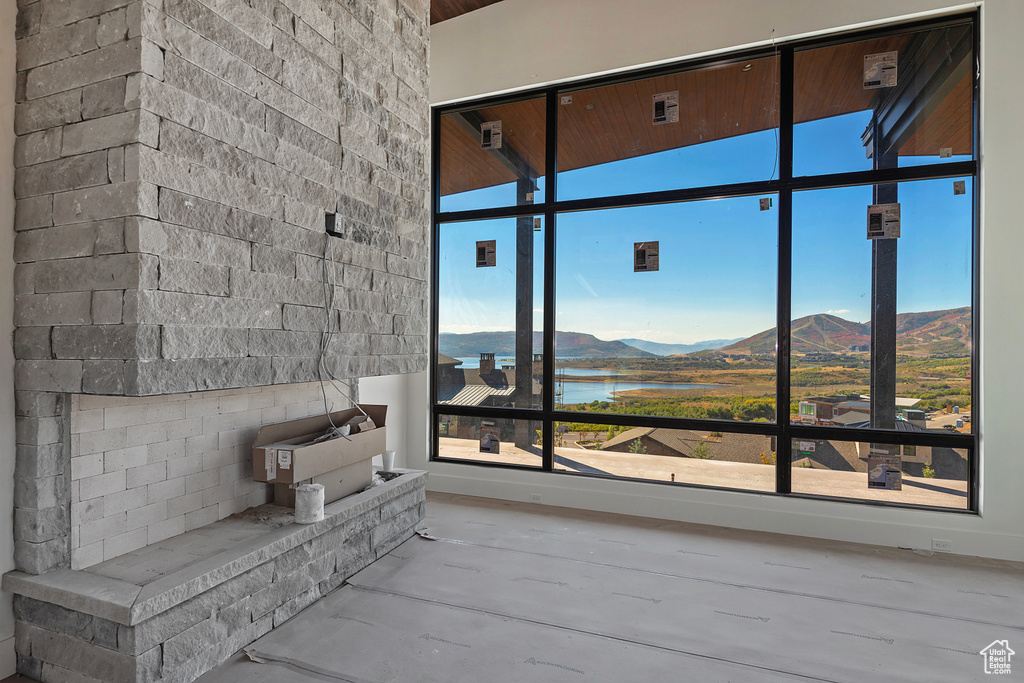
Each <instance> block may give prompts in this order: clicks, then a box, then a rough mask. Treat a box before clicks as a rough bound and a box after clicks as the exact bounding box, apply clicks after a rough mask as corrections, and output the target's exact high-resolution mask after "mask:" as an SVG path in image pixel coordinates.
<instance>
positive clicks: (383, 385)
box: [359, 373, 426, 469]
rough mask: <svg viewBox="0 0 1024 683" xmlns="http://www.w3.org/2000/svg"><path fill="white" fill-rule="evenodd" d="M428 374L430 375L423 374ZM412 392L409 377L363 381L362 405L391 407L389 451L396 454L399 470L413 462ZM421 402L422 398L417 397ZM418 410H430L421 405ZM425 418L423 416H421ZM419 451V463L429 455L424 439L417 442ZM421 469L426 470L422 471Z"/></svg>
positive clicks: (377, 378) (376, 461)
mask: <svg viewBox="0 0 1024 683" xmlns="http://www.w3.org/2000/svg"><path fill="white" fill-rule="evenodd" d="M422 374H424V375H425V374H426V373H422ZM409 396H410V391H409V387H408V379H407V375H388V376H384V377H363V378H362V379H360V380H359V402H360V403H369V404H371V405H386V406H387V407H388V417H387V420H388V422H387V428H388V450H392V451H394V452H395V467H406V466H407V464H408V462H409V459H408V452H409V443H410V441H409V439H408V434H409V426H410V413H409V406H408V400H409ZM417 398H419V397H417ZM418 410H420V411H423V410H426V408H425V407H424V405H423V404H422V402H419V406H418ZM419 417H420V418H422V417H423V416H422V414H421V415H420V416H419ZM414 443H416V444H417V445H418V446H419V447H418V448H417V451H418V459H419V460H420V461H422V460H423V458H424V456H423V453H424V452H425V451H424V450H423V449H424V446H423V444H424V443H425V442H424V441H423V438H419V439H418V440H417V441H415V442H414ZM373 464H374V465H380V464H381V461H380V457H379V456H377V457H375V458H374V459H373ZM420 469H423V468H422V467H420Z"/></svg>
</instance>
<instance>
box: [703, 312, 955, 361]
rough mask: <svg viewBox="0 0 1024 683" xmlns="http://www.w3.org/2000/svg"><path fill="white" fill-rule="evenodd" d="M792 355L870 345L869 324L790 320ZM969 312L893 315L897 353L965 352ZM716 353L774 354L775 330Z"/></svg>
mask: <svg viewBox="0 0 1024 683" xmlns="http://www.w3.org/2000/svg"><path fill="white" fill-rule="evenodd" d="M791 334H792V336H791V341H790V343H791V346H792V350H793V353H811V352H815V351H818V352H824V353H843V352H846V351H847V350H848V349H849V348H850V347H851V346H866V345H869V344H871V325H869V324H866V323H857V322H852V321H850V320H844V319H843V318H840V317H838V316H835V315H831V314H828V313H817V314H815V315H808V316H805V317H803V318H799V319H797V320H794V321H793V327H792V333H791ZM970 343H971V309H970V308H953V309H949V310H945V311H925V312H922V313H900V314H899V315H897V316H896V345H897V351H898V352H900V353H906V354H910V355H938V354H950V353H951V354H957V353H968V352H969V351H970ZM718 351H720V352H722V353H732V354H745V355H752V354H770V353H775V330H774V329H771V330H765V331H764V332H759V333H758V334H755V335H753V336H752V337H747V338H746V339H744V340H742V341H738V342H736V343H735V344H730V345H728V346H724V347H722V348H720V349H718Z"/></svg>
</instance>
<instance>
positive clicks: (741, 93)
mask: <svg viewBox="0 0 1024 683" xmlns="http://www.w3.org/2000/svg"><path fill="white" fill-rule="evenodd" d="M778 82H779V79H778V60H777V59H776V58H775V57H769V58H765V59H755V60H752V61H750V62H737V63H735V64H728V65H723V66H716V67H711V68H707V69H698V70H694V71H685V72H682V73H676V74H668V75H664V76H657V77H655V78H646V79H641V80H636V81H629V82H626V83H618V84H615V85H607V86H603V87H600V88H590V89H587V90H577V91H574V92H572V93H564V94H562V95H561V96H560V99H559V107H558V198H559V199H560V200H564V199H583V198H588V197H598V196H602V195H618V194H632V193H637V192H653V191H656V190H671V189H678V188H690V187H699V186H705V185H721V184H727V183H738V182H745V181H755V180H769V179H771V178H773V177H778V125H779V123H778V121H779V115H778V94H777V93H778Z"/></svg>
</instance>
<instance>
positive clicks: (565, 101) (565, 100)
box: [562, 95, 572, 104]
mask: <svg viewBox="0 0 1024 683" xmlns="http://www.w3.org/2000/svg"><path fill="white" fill-rule="evenodd" d="M562 104H572V95H562Z"/></svg>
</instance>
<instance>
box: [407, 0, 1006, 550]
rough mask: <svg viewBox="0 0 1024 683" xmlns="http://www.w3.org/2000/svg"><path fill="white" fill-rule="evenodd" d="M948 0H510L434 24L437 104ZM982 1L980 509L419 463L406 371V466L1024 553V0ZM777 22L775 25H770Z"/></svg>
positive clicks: (870, 539)
mask: <svg viewBox="0 0 1024 683" xmlns="http://www.w3.org/2000/svg"><path fill="white" fill-rule="evenodd" d="M974 6H975V5H974V4H973V3H970V4H966V5H965V4H963V3H959V2H949V1H946V2H944V1H942V0H900V2H898V3H894V2H892V1H891V0H861V1H859V2H836V1H833V2H821V0H691V1H689V2H679V1H678V0H632V1H631V2H628V3H625V2H622V1H621V0H505V1H504V2H500V3H498V4H495V5H491V6H489V7H487V8H484V9H482V10H478V11H477V12H473V13H470V14H467V15H464V16H462V17H459V18H457V19H453V20H450V21H448V22H443V23H441V24H438V25H436V26H434V27H433V30H432V35H431V97H432V100H433V102H434V103H441V102H447V101H453V100H458V99H465V98H470V97H477V96H481V95H486V94H492V93H495V92H502V91H507V90H512V89H517V88H522V87H527V86H534V85H538V84H542V83H550V82H556V81H558V80H563V79H572V78H578V77H582V76H586V75H592V74H594V73H598V72H606V71H610V70H616V69H624V68H627V67H630V66H634V65H638V64H645V63H653V62H658V61H664V60H668V59H673V58H681V57H688V56H694V55H697V54H701V53H709V52H716V51H726V50H730V49H735V48H737V47H741V46H750V45H755V44H761V45H763V44H766V43H770V41H771V38H772V37H773V35H774V37H775V38H776V39H779V40H784V39H790V38H794V37H797V36H806V35H812V34H815V33H821V32H828V31H834V30H839V29H847V28H853V27H859V26H865V25H870V24H872V23H879V22H886V21H895V20H903V19H908V18H915V17H916V18H920V17H922V16H933V15H935V14H941V13H948V12H949V11H951V10H955V9H960V10H962V9H965V8H970V7H974ZM978 6H980V7H981V9H982V27H981V37H982V54H981V59H982V84H981V85H982V101H981V111H982V118H981V131H982V147H981V149H980V157H981V161H982V178H981V185H980V187H981V196H982V213H981V217H980V221H981V235H982V237H981V261H982V273H981V280H982V282H981V310H980V311H979V314H980V320H981V329H982V336H981V352H982V356H981V358H982V361H981V368H980V370H981V372H980V382H981V396H980V401H979V402H978V403H979V413H980V416H981V420H980V422H979V423H978V426H979V428H980V430H981V435H982V451H981V457H982V461H981V462H982V474H981V486H982V514H981V515H980V516H974V515H959V514H949V513H938V512H928V511H915V510H902V509H885V508H875V507H868V506H860V505H854V504H844V503H832V502H826V501H808V500H792V499H785V498H779V497H773V496H759V495H756V494H731V493H724V492H718V491H709V490H700V489H687V488H678V487H671V488H670V487H665V486H660V485H654V484H644V483H638V482H614V481H604V480H598V479H585V478H579V477H572V476H570V475H556V474H543V473H532V472H519V471H506V470H496V469H493V468H482V467H474V466H463V465H453V464H444V463H428V462H427V460H426V455H427V440H428V439H427V435H428V431H427V415H428V406H429V402H428V398H429V397H428V382H427V380H426V375H414V376H410V377H407V378H406V379H405V380H404V386H403V388H402V391H405V392H406V393H407V395H408V396H409V403H408V406H409V416H410V418H411V419H410V422H409V423H408V430H409V431H408V437H407V438H408V447H409V451H408V456H409V459H408V465H409V466H410V467H415V468H422V469H428V470H429V471H430V484H429V485H430V487H431V488H432V489H434V490H440V491H450V492H458V493H465V494H471V495H481V496H491V497H498V498H508V499H513V500H527V499H528V497H529V495H530V494H531V493H538V494H540V495H542V496H543V500H544V502H545V503H547V504H552V505H562V506H570V507H580V508H588V509H597V510H607V511H613V512H621V513H627V514H636V515H647V516H652V517H664V518H669V519H680V520H688V521H693V522H699V523H708V524H717V525H722V526H731V527H739V528H746V529H758V530H765V531H775V532H781V533H793V534H800V535H807V536H815V537H824V538H834V539H841V540H849V541H858V542H865V543H875V544H881V545H888V546H901V547H913V548H929V547H930V545H931V539H933V538H938V539H943V540H949V541H952V544H953V550H954V552H957V553H962V554H967V555H981V556H987V557H996V558H1007V559H1015V560H1024V493H1022V488H1024V457H1021V455H1020V445H1019V444H1020V441H1021V438H1020V434H1019V429H1017V423H1019V418H1018V413H1019V412H1020V407H1019V402H1020V398H1019V396H1020V393H1021V387H1022V386H1024V353H1022V352H1021V348H1022V347H1024V315H1022V314H1021V311H1020V308H1019V304H1018V300H1019V296H1018V295H1019V292H1020V290H1021V282H1020V278H1019V276H1018V273H1019V261H1020V254H1022V253H1024V231H1021V230H1020V229H1019V225H1020V210H1019V207H1018V200H1017V197H1018V196H1019V195H1020V190H1019V185H1020V181H1021V179H1022V178H1024V173H1022V171H1021V159H1024V135H1021V134H1020V132H1019V130H1020V125H1021V122H1020V116H1019V112H1021V111H1024V93H1022V89H1021V88H1020V87H1019V74H1018V71H1019V65H1020V64H1022V63H1024V41H1022V40H1021V37H1020V36H1021V33H1022V31H1024V2H1020V0H988V1H987V2H985V3H978ZM773 29H774V34H773Z"/></svg>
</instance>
